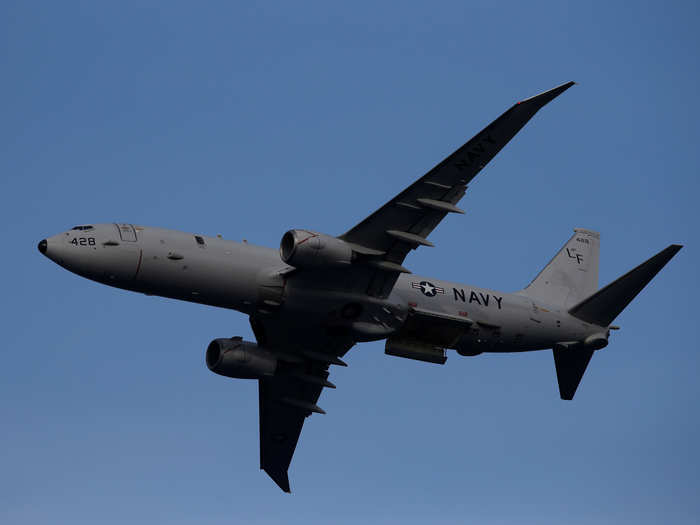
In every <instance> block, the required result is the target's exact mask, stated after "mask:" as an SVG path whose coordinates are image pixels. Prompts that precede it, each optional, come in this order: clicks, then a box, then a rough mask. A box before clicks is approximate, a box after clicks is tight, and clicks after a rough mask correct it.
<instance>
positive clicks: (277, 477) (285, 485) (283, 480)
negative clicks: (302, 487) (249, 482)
mask: <svg viewBox="0 0 700 525" xmlns="http://www.w3.org/2000/svg"><path fill="white" fill-rule="evenodd" d="M263 470H265V472H267V475H268V476H270V477H271V478H272V481H274V482H275V483H277V485H278V486H279V488H281V489H282V490H283V491H285V492H291V490H290V488H289V476H287V472H286V471H284V472H282V471H277V470H272V469H267V468H266V469H263Z"/></svg>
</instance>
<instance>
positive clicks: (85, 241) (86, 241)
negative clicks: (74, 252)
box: [70, 237, 96, 246]
mask: <svg viewBox="0 0 700 525" xmlns="http://www.w3.org/2000/svg"><path fill="white" fill-rule="evenodd" d="M70 243H71V244H75V245H76V246H95V244H96V243H95V238H94V237H74V238H73V240H72V241H71V242H70Z"/></svg>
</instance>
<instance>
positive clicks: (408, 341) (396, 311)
mask: <svg viewBox="0 0 700 525" xmlns="http://www.w3.org/2000/svg"><path fill="white" fill-rule="evenodd" d="M571 85H573V83H571V82H570V83H566V84H563V85H562V86H559V87H557V88H554V89H552V90H550V91H547V92H545V93H542V94H540V95H537V96H535V97H532V98H529V99H527V100H525V101H522V102H521V103H518V104H516V105H515V106H513V107H512V108H510V109H509V110H508V111H506V112H505V113H504V114H503V115H501V116H500V117H499V118H498V119H496V120H495V121H494V122H493V123H492V124H490V125H489V126H487V127H486V128H485V129H484V130H482V131H481V132H480V133H478V134H477V135H476V136H475V137H474V138H473V139H471V140H470V141H468V142H467V143H466V144H465V145H463V146H462V147H461V148H459V149H458V150H457V151H455V153H453V154H452V155H450V156H449V157H447V158H446V159H445V160H444V161H442V162H441V163H439V164H438V165H437V166H436V167H435V168H433V169H432V170H431V171H430V172H428V174H426V175H425V176H424V177H421V178H420V179H419V180H418V181H416V182H415V183H414V184H412V185H411V186H409V187H408V188H407V189H406V190H404V191H403V192H401V193H400V194H399V195H397V196H396V197H395V198H394V199H392V200H390V201H389V202H388V203H387V204H385V205H384V206H382V207H381V208H380V209H379V210H377V211H376V212H375V213H373V214H372V215H370V216H369V217H367V218H366V219H364V220H363V221H361V222H360V223H359V224H358V225H357V226H355V227H354V228H352V229H351V230H349V231H348V232H347V233H345V234H344V235H342V236H340V237H337V238H336V237H332V236H330V235H324V234H321V233H317V232H314V231H309V230H291V231H290V232H288V233H287V234H285V235H284V236H283V240H282V249H281V250H277V249H271V248H265V247H259V246H255V245H252V244H249V243H237V242H234V241H229V240H224V239H222V238H219V237H207V236H202V235H198V234H192V233H184V232H179V231H172V230H165V229H161V228H153V227H147V226H138V225H131V224H94V225H85V226H79V227H76V228H73V229H71V230H69V231H67V232H63V233H60V234H58V235H55V236H53V237H50V238H48V239H45V240H43V241H41V243H40V244H39V250H40V251H41V252H42V253H43V254H44V255H46V256H47V257H48V258H50V259H51V260H53V261H54V262H56V263H57V264H59V265H61V266H63V267H64V268H66V269H68V270H70V271H72V272H74V273H76V274H78V275H81V276H83V277H86V278H88V279H92V280H95V281H98V282H100V283H104V284H108V285H110V286H114V287H117V288H122V289H126V290H132V291H135V292H140V293H145V294H148V295H159V296H163V297H169V298H173V299H179V300H184V301H191V302H196V303H202V304H207V305H212V306H218V307H223V308H229V309H233V310H237V311H239V312H241V313H244V314H246V315H248V316H249V317H250V321H251V326H252V329H253V332H254V334H255V337H256V343H251V342H245V341H242V340H240V339H239V338H232V339H230V340H229V339H221V338H219V339H217V340H215V341H213V342H212V344H210V345H209V347H208V349H207V358H206V362H207V366H208V367H209V368H210V369H211V370H212V371H213V372H215V373H217V374H221V375H224V376H227V377H238V378H256V379H258V381H259V398H260V400H259V403H260V434H261V435H260V466H261V468H262V469H264V470H265V471H266V472H267V473H268V474H269V475H270V476H271V477H272V478H273V479H274V480H275V482H276V483H277V484H278V485H279V486H280V487H281V488H282V489H283V490H285V491H289V480H288V477H287V470H288V468H289V463H290V461H291V458H292V455H293V453H294V449H295V447H296V443H297V440H298V438H299V434H300V432H301V428H302V426H303V422H304V419H305V417H307V416H309V415H310V414H311V413H323V410H322V409H321V408H320V407H319V406H318V405H317V404H316V403H317V401H318V398H319V396H320V394H321V391H322V389H323V387H324V386H325V387H333V385H332V383H330V382H329V381H328V375H329V373H328V369H329V366H330V365H331V364H335V365H343V364H344V363H343V362H342V360H341V359H340V358H341V357H342V356H343V355H344V354H345V353H346V352H347V351H348V350H349V349H350V348H351V347H352V346H353V345H355V344H356V343H358V342H362V341H373V340H380V339H387V353H388V354H390V355H396V356H400V357H407V358H412V359H419V360H423V361H427V362H431V363H444V362H445V359H446V355H445V350H446V349H456V350H457V351H458V352H459V353H460V354H462V355H477V354H479V353H482V352H522V351H529V350H541V349H552V350H553V351H554V356H555V363H556V369H557V376H558V379H559V383H560V393H561V397H562V398H564V399H571V398H573V395H574V393H575V391H576V388H577V386H578V383H579V381H580V379H581V377H582V375H583V373H584V372H585V369H586V367H587V365H588V362H589V360H590V358H591V356H592V354H593V352H594V351H595V350H598V349H601V348H603V347H604V346H606V345H607V342H608V337H609V334H610V329H611V327H610V326H608V325H609V323H610V322H612V320H613V319H614V316H612V318H610V317H611V316H610V315H606V317H605V319H606V323H602V324H596V323H595V322H590V321H591V320H592V319H594V318H596V317H595V315H594V312H593V313H592V310H595V309H596V305H599V304H601V301H604V302H605V309H606V312H615V315H617V313H619V312H620V311H621V310H622V308H624V306H626V305H627V304H628V303H629V301H631V300H632V298H634V296H635V295H636V294H637V293H638V292H639V291H640V290H641V289H642V288H643V286H644V285H645V284H646V283H648V282H649V280H650V279H651V278H652V277H653V275H655V274H656V273H657V272H658V271H659V270H660V269H661V268H662V267H663V266H664V265H665V264H666V263H667V262H668V261H669V260H670V258H671V257H672V256H673V255H675V253H676V252H677V251H678V249H680V247H678V246H675V247H669V248H667V249H666V250H664V252H662V254H659V255H657V256H655V257H653V258H652V259H650V261H648V262H647V263H644V264H643V265H641V266H640V267H638V268H636V269H635V270H634V271H633V272H630V274H628V275H632V277H628V276H625V278H623V279H621V284H616V283H617V281H616V283H613V284H616V285H615V286H613V287H612V288H610V287H608V288H606V289H604V290H607V291H606V292H605V294H604V297H603V296H600V297H603V298H602V299H599V298H597V299H596V300H595V301H589V300H587V298H588V297H590V296H594V295H593V294H595V292H596V290H597V288H598V254H599V235H598V234H597V233H596V232H592V231H589V230H584V229H576V230H575V231H574V235H573V236H572V237H571V238H570V239H569V240H568V241H567V242H566V243H565V245H564V247H563V248H562V249H561V250H560V251H559V252H558V253H557V255H556V256H555V257H554V258H553V259H552V260H551V261H550V263H549V264H548V265H546V266H545V268H544V269H543V270H542V271H541V272H540V274H539V275H538V276H537V277H536V278H535V279H534V280H533V282H532V283H530V284H529V285H528V286H527V287H526V288H524V289H523V290H522V291H519V292H516V293H504V292H499V291H496V290H490V289H485V288H481V287H477V286H471V285H466V284H461V283H455V282H448V281H443V280H440V279H436V278H432V277H423V276H417V275H413V274H410V273H408V270H407V269H406V268H404V267H403V262H404V259H405V257H406V255H407V254H408V252H410V251H411V250H412V249H415V248H416V247H418V246H420V245H428V246H429V245H431V243H430V242H429V241H427V239H426V237H427V236H428V235H429V233H430V232H431V231H432V230H433V229H434V228H435V227H436V226H437V225H438V224H439V223H440V221H441V220H442V219H443V218H444V217H445V215H446V214H447V213H451V212H454V213H459V212H460V210H459V209H458V208H456V206H455V205H456V203H457V202H458V201H459V200H460V198H461V197H462V196H463V195H464V192H465V190H466V185H467V183H468V182H469V181H470V180H471V179H472V178H473V177H474V176H475V175H476V174H477V173H478V172H479V171H480V170H481V169H482V168H483V167H484V166H485V164H486V163H488V161H489V160H490V159H491V158H493V156H495V155H496V154H497V153H498V151H500V149H501V148H503V147H504V146H505V144H507V143H508V142H509V141H510V139H511V138H512V137H513V136H514V135H515V134H516V133H517V132H518V130H520V129H521V128H522V127H523V126H524V125H525V124H526V123H527V122H528V120H529V119H530V118H531V117H532V116H533V115H534V114H535V113H536V112H537V111H538V110H539V109H540V108H541V107H543V106H544V105H545V104H546V103H548V102H549V101H551V100H552V99H553V98H555V97H556V96H558V95H559V94H560V93H562V92H563V91H565V90H566V89H568V88H569V87H571ZM611 286H612V285H611ZM594 297H596V296H594ZM616 301H617V302H619V303H620V304H618V305H616V304H611V303H615V302H616ZM622 303H624V304H622ZM576 305H578V306H576ZM572 307H573V310H572ZM579 311H581V312H585V313H586V315H581V314H580V313H579V314H578V315H572V313H573V314H576V313H577V312H579ZM587 321H588V322H587Z"/></svg>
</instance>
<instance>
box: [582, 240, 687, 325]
mask: <svg viewBox="0 0 700 525" xmlns="http://www.w3.org/2000/svg"><path fill="white" fill-rule="evenodd" d="M681 248H682V246H681V245H679V244H672V245H670V246H669V247H668V248H666V249H664V250H662V251H660V252H659V253H657V254H656V255H654V256H653V257H652V258H651V259H649V260H648V261H646V262H643V263H642V264H640V265H639V266H637V267H636V268H635V269H633V270H630V271H629V272H627V273H626V274H625V275H623V276H622V277H620V278H619V279H617V280H616V281H613V282H612V283H610V284H609V285H607V286H606V287H605V288H601V289H600V290H598V291H597V292H596V293H594V294H593V295H591V296H590V297H588V298H587V299H584V300H583V301H581V302H580V303H578V304H577V305H576V306H574V307H573V308H571V310H569V313H570V314H571V315H573V316H574V317H578V318H579V319H581V320H583V321H586V322H588V323H593V324H597V325H598V326H608V325H609V324H610V323H612V322H613V320H614V319H615V318H616V317H617V316H618V315H620V312H622V310H624V309H625V308H626V307H627V305H628V304H630V302H631V301H632V299H634V298H635V297H636V296H637V294H638V293H639V292H641V291H642V289H643V288H644V287H645V286H646V285H647V284H649V281H651V280H652V279H653V278H654V276H655V275H656V274H657V273H659V271H661V268H663V267H664V266H666V263H668V261H670V260H671V258H672V257H673V256H674V255H676V253H678V250H680V249H681Z"/></svg>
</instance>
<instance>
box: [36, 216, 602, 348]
mask: <svg viewBox="0 0 700 525" xmlns="http://www.w3.org/2000/svg"><path fill="white" fill-rule="evenodd" d="M77 228H79V229H72V230H69V231H67V232H64V233H61V234H58V235H55V236H53V237H50V238H48V239H46V244H45V246H44V249H43V253H44V254H45V255H46V256H48V257H49V258H51V259H52V260H54V261H55V262H57V263H58V264H60V265H61V266H63V267H64V268H66V269H68V270H70V271H71V272H74V273H76V274H78V275H80V276H82V277H86V278H88V279H91V280H94V281H97V282H100V283H103V284H107V285H110V286H114V287H117V288H122V289H125V290H131V291H135V292H140V293H144V294H147V295H158V296H162V297H168V298H172V299H179V300H184V301H190V302H195V303H200V304H206V305H210V306H217V307H223V308H230V309H233V310H237V311H239V312H242V313H245V314H248V315H279V314H282V313H284V315H288V316H290V317H298V318H299V319H304V320H305V321H304V322H306V323H315V324H316V325H321V326H323V325H326V326H328V327H331V328H333V327H335V328H337V327H341V328H344V329H346V330H349V332H350V334H351V335H352V337H353V339H354V340H356V341H371V340H378V339H383V338H386V337H389V336H391V335H392V334H396V333H398V332H400V330H401V329H402V326H403V325H404V322H405V321H406V319H407V318H408V317H409V316H410V315H411V313H412V312H414V311H419V312H423V313H426V314H436V315H438V316H445V317H448V318H454V319H456V320H464V321H465V322H467V323H469V329H468V330H465V331H464V333H463V335H461V336H460V339H459V341H457V342H456V344H455V345H453V346H452V347H454V348H457V349H458V350H459V351H460V353H463V354H465V355H476V354H478V353H481V352H517V351H527V350H538V349H546V348H552V346H553V345H554V344H556V343H561V342H566V341H582V340H584V339H585V338H586V337H589V336H591V335H594V334H603V335H604V336H605V337H606V338H607V335H608V330H607V328H606V327H600V326H595V325H591V324H589V323H586V322H584V321H581V320H580V319H577V318H574V317H572V316H571V315H569V314H568V313H567V312H566V311H563V310H562V309H561V307H558V306H555V305H550V304H540V303H537V302H535V301H533V300H532V299H530V298H529V297H527V296H525V295H523V294H519V293H504V292H499V291H495V290H490V289H486V288H481V287H477V286H471V285H465V284H460V283H453V282H448V281H444V280H441V279H435V278H430V277H421V276H418V275H413V274H403V275H401V276H400V278H399V280H398V281H397V283H396V285H395V287H394V289H393V291H392V293H391V294H390V295H389V297H387V298H386V299H379V298H373V297H369V296H368V295H366V294H362V293H356V292H353V291H352V287H351V286H348V287H347V291H342V290H340V291H338V290H333V291H330V290H328V289H325V288H324V287H323V286H319V285H314V284H310V283H313V282H314V281H313V279H309V278H308V276H309V275H311V277H313V270H311V271H309V270H304V271H299V272H297V270H295V269H294V268H293V267H291V266H289V265H287V264H285V263H284V262H283V261H282V260H281V259H280V255H279V251H278V250H276V249H272V248H266V247H260V246H255V245H253V244H249V243H247V242H234V241H230V240H225V239H222V238H220V237H208V236H204V235H196V234H191V233H185V232H180V231H174V230H167V229H162V228H153V227H143V226H132V225H131V224H95V225H92V226H81V227H77ZM42 242H43V241H42ZM40 249H41V246H40ZM304 274H306V278H304V277H303V275H304Z"/></svg>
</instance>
